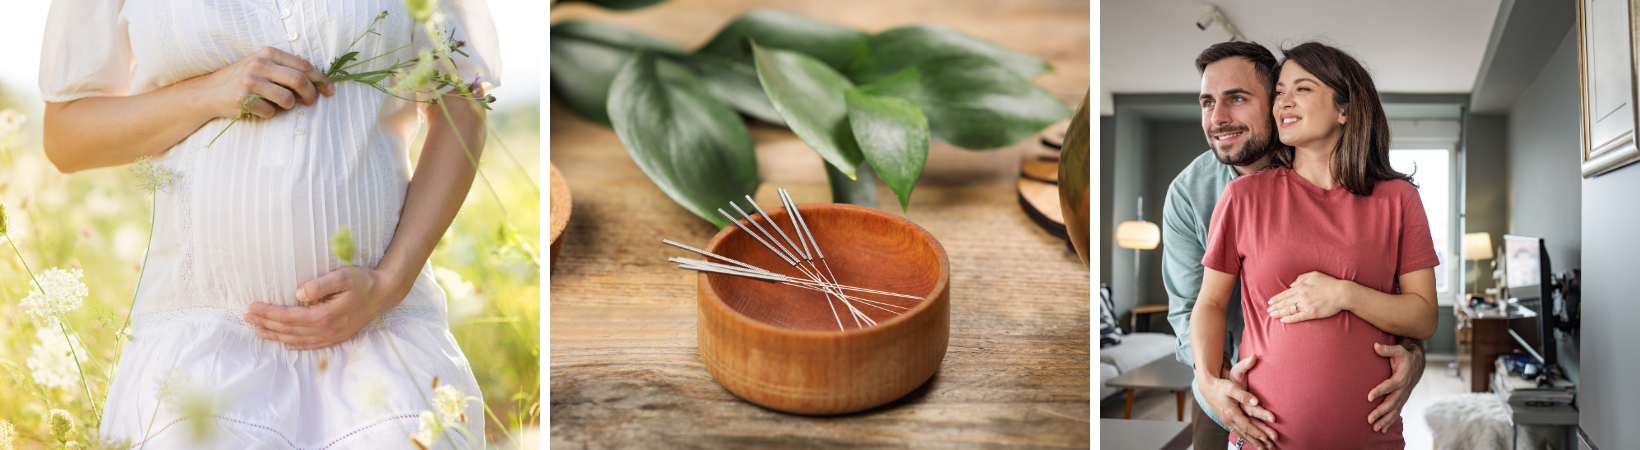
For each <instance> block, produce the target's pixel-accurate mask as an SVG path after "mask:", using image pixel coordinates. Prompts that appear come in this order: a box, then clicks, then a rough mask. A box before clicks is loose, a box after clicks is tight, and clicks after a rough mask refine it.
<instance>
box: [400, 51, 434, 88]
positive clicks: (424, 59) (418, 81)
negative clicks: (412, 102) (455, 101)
mask: <svg viewBox="0 0 1640 450" xmlns="http://www.w3.org/2000/svg"><path fill="white" fill-rule="evenodd" d="M436 75H438V61H437V59H436V58H435V57H434V56H433V52H432V51H431V50H422V51H421V55H420V56H417V57H416V66H415V67H412V68H411V69H410V71H409V72H400V73H398V74H397V75H396V76H394V77H393V87H392V89H390V91H392V92H393V93H394V94H407V93H416V92H421V91H422V90H423V89H425V86H426V85H427V84H428V83H429V82H431V81H433V77H434V76H436Z"/></svg>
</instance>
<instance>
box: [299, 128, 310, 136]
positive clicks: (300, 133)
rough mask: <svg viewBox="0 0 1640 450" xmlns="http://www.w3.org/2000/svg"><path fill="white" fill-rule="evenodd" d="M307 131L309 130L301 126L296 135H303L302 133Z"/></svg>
mask: <svg viewBox="0 0 1640 450" xmlns="http://www.w3.org/2000/svg"><path fill="white" fill-rule="evenodd" d="M306 133H307V130H305V129H301V128H297V129H296V135H297V136H301V135H303V134H306Z"/></svg>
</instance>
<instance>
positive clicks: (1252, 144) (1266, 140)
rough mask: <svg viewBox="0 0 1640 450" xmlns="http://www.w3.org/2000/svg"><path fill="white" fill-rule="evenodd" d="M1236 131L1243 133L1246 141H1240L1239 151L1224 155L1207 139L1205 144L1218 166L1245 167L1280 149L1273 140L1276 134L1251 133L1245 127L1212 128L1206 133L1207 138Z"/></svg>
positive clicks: (1277, 142)
mask: <svg viewBox="0 0 1640 450" xmlns="http://www.w3.org/2000/svg"><path fill="white" fill-rule="evenodd" d="M1237 131H1240V132H1242V133H1245V134H1246V135H1247V139H1244V140H1242V142H1241V149H1240V150H1237V151H1234V152H1229V153H1226V152H1224V151H1221V150H1220V149H1219V146H1218V144H1217V143H1216V142H1213V140H1212V138H1211V137H1209V138H1208V140H1207V143H1208V145H1209V146H1210V147H1212V149H1213V157H1215V158H1218V160H1219V163H1220V164H1227V165H1232V166H1237V167H1241V166H1246V165H1249V164H1253V163H1255V162H1258V160H1259V159H1262V158H1264V157H1265V156H1267V155H1269V154H1271V153H1274V152H1275V150H1276V149H1277V148H1279V147H1281V143H1280V141H1277V140H1276V139H1275V135H1276V134H1275V133H1274V132H1268V133H1263V134H1258V133H1253V132H1252V130H1251V129H1250V128H1248V127H1247V126H1235V127H1220V128H1214V129H1212V130H1211V131H1209V132H1208V136H1212V135H1215V134H1221V133H1233V132H1237Z"/></svg>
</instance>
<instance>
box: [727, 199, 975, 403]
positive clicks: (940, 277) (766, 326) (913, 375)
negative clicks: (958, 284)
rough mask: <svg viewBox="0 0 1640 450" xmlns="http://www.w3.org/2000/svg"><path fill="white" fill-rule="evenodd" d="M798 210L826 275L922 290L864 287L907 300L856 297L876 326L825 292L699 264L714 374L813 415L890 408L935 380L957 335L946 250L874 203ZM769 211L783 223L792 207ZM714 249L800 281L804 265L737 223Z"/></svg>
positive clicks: (744, 392) (750, 394)
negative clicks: (881, 304)
mask: <svg viewBox="0 0 1640 450" xmlns="http://www.w3.org/2000/svg"><path fill="white" fill-rule="evenodd" d="M799 210H800V211H802V212H803V214H802V215H803V220H804V221H805V222H806V223H807V224H808V229H809V230H810V231H812V232H814V239H815V241H816V242H819V243H820V249H821V252H819V254H820V255H824V259H823V261H825V266H826V267H828V269H826V270H827V272H824V273H827V274H834V275H835V276H836V279H837V280H838V282H839V283H843V284H845V285H849V286H855V287H866V288H871V289H879V290H884V291H887V292H894V293H898V294H904V295H913V296H917V297H922V299H920V300H911V299H904V298H900V297H892V296H882V295H872V294H864V295H866V296H868V297H871V298H872V299H874V300H879V301H886V302H889V303H890V304H896V305H898V306H901V307H902V308H903V309H901V311H903V313H898V314H896V313H893V312H891V311H892V309H890V308H871V307H868V306H866V305H864V304H860V305H859V306H858V308H859V309H863V310H865V311H866V314H867V316H868V317H871V318H872V320H873V321H876V322H878V323H877V325H875V326H871V325H869V324H865V323H861V322H859V321H857V320H850V319H852V317H851V316H849V315H848V313H846V312H844V313H843V314H841V316H839V314H838V313H837V312H836V311H839V310H844V308H845V307H844V306H843V305H840V304H837V303H834V302H831V301H830V299H828V298H827V297H826V296H825V294H822V293H820V292H816V291H810V290H805V289H799V288H795V287H791V286H786V285H781V284H777V283H771V282H768V281H762V280H754V279H751V278H745V277H737V276H730V275H724V274H717V273H708V272H701V273H700V274H699V275H698V280H699V291H698V292H699V294H698V297H697V300H698V301H697V305H698V307H699V308H700V310H699V314H698V317H699V319H698V320H697V321H696V329H697V333H696V335H697V337H698V342H699V348H700V354H701V359H702V360H704V361H705V362H706V368H707V369H710V370H711V371H712V375H713V378H715V379H716V380H717V381H718V383H719V384H722V385H723V387H724V388H726V389H728V390H729V391H730V392H733V393H735V395H737V396H739V397H740V398H743V399H746V401H749V402H752V403H754V404H757V405H759V406H763V407H766V408H769V409H773V410H777V411H784V412H790V413H796V414H814V415H830V414H843V413H852V412H858V411H862V410H865V409H869V408H874V407H877V406H882V405H883V404H884V403H888V402H890V401H893V400H895V399H898V398H900V397H901V396H904V395H905V394H907V393H910V392H911V391H912V390H913V389H916V388H917V386H918V385H921V384H923V382H925V381H928V377H930V376H932V375H934V371H935V370H936V369H938V368H939V366H940V361H941V360H944V359H945V350H946V346H947V344H948V343H949V341H950V334H951V283H950V282H951V271H950V260H949V258H948V257H947V256H946V253H945V249H944V248H943V247H941V246H940V244H939V242H938V241H936V240H935V239H934V238H933V236H931V235H929V234H928V232H927V231H926V230H923V229H922V227H919V226H917V225H916V224H914V223H911V222H909V221H907V220H905V219H903V218H900V217H896V216H894V215H893V214H889V213H885V212H882V211H878V210H876V209H872V208H866V207H862V206H855V205H839V204H809V205H801V206H799ZM768 217H769V220H773V221H774V222H775V224H778V223H780V222H786V221H789V220H790V218H789V216H788V215H787V212H786V210H785V208H777V209H775V210H772V211H769V216H768ZM751 219H752V220H756V221H757V222H758V223H759V224H760V225H759V226H761V227H763V228H765V229H767V228H768V227H770V226H771V225H772V224H770V223H769V220H765V219H763V218H762V215H761V214H759V215H753V216H751ZM740 223H743V224H744V223H745V222H744V221H742V222H740ZM788 223H789V222H788ZM747 226H751V225H747ZM752 228H753V229H757V227H756V226H753V227H752ZM782 228H785V227H782ZM795 229H796V228H795V227H792V229H791V230H788V231H793V230H795ZM771 231H772V230H771ZM776 234H778V232H777V233H776ZM765 238H767V236H765ZM777 239H778V238H777ZM828 250H829V251H828ZM706 251H707V252H710V253H713V254H717V255H721V256H724V257H726V258H729V259H733V260H736V261H741V262H744V263H746V264H750V265H752V266H755V267H763V268H767V269H768V270H771V271H774V272H777V273H780V274H782V275H786V276H792V277H797V278H799V279H801V278H803V277H802V275H801V274H800V273H799V270H798V269H797V266H792V265H788V264H786V263H785V262H784V261H782V260H781V259H779V258H777V257H776V256H775V253H773V252H771V251H769V250H768V249H767V248H764V247H763V245H762V243H759V242H758V241H757V240H756V239H754V238H752V235H750V234H748V233H746V232H745V230H744V229H742V228H739V227H729V228H725V229H724V230H723V231H720V232H718V234H717V235H716V236H714V237H713V238H712V241H711V243H709V244H707V246H706ZM800 258H801V256H800ZM811 269H814V268H813V267H811ZM855 303H859V302H855ZM822 304H824V306H822ZM833 308H836V309H833ZM845 321H847V322H848V323H845ZM851 325H852V327H850V326H851Z"/></svg>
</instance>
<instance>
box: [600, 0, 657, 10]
mask: <svg viewBox="0 0 1640 450" xmlns="http://www.w3.org/2000/svg"><path fill="white" fill-rule="evenodd" d="M578 1H582V2H586V3H591V4H594V5H598V6H599V7H601V8H604V9H613V10H616V11H629V10H634V9H641V8H648V7H650V6H653V5H655V4H657V3H660V2H664V1H666V0H578Z"/></svg>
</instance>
